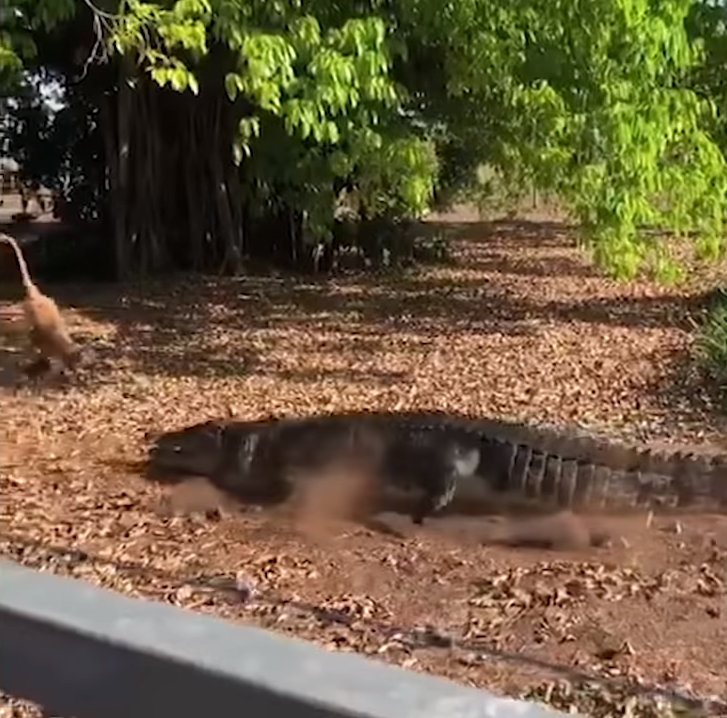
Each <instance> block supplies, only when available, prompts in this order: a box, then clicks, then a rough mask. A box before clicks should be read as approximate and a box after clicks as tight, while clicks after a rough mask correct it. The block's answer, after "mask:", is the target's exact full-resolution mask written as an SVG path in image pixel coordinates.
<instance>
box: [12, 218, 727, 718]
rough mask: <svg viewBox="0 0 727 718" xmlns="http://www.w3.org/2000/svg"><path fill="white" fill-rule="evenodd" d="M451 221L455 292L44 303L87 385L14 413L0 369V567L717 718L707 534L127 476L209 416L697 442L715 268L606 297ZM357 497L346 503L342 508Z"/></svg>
mask: <svg viewBox="0 0 727 718" xmlns="http://www.w3.org/2000/svg"><path fill="white" fill-rule="evenodd" d="M456 219H457V223H453V222H452V221H451V218H450V222H449V225H448V226H449V227H450V228H454V229H457V230H459V231H460V232H461V234H460V238H459V239H458V240H457V243H456V248H457V258H458V264H457V265H456V266H453V267H446V268H442V267H438V268H428V269H422V270H419V271H417V272H414V273H411V274H407V275H406V276H399V277H396V278H391V277H389V278H386V277H384V278H377V279H372V278H371V277H368V278H361V277H358V278H356V277H352V278H338V279H335V280H330V281H323V280H314V279H294V278H290V277H284V276H273V277H270V276H266V277H261V276H248V277H243V278H241V279H238V280H211V279H208V280H194V281H193V280H179V281H178V282H175V283H170V282H164V283H152V284H147V285H145V286H143V287H141V286H137V287H131V288H127V289H125V290H124V291H123V292H119V291H118V290H112V289H109V288H105V289H104V288H101V289H93V290H91V289H88V288H85V289H84V288H75V289H73V290H70V289H65V290H64V291H55V292H54V290H53V288H48V290H49V291H50V292H51V293H54V295H55V296H57V297H58V299H59V300H60V301H61V302H62V303H63V305H64V306H67V307H69V317H70V324H71V326H72V327H74V328H75V330H76V332H77V333H78V335H79V337H80V338H81V339H86V340H88V341H89V342H92V343H93V345H94V348H95V350H96V354H97V356H98V357H99V363H98V365H97V369H96V372H95V373H94V375H93V376H90V377H85V378H83V379H82V380H81V379H79V380H77V381H72V382H71V383H69V384H68V385H64V386H55V385H54V386H49V385H47V384H46V385H40V386H38V387H24V388H20V389H18V388H17V384H16V382H17V379H18V376H17V372H16V371H15V369H14V368H13V367H14V366H15V365H16V363H17V361H18V356H17V352H12V351H11V350H10V349H6V350H5V354H4V355H3V356H2V357H1V358H2V366H0V383H2V386H0V412H1V413H2V416H3V423H2V428H1V429H0V431H1V432H2V433H0V442H1V445H2V447H3V450H2V453H1V455H0V491H1V492H2V495H3V501H2V504H0V512H2V513H1V514H0V553H2V554H3V555H5V556H8V557H11V558H14V559H16V560H19V561H21V562H22V563H25V564H27V565H29V566H46V567H49V569H50V570H54V571H56V572H58V573H65V574H71V575H74V576H76V577H78V578H82V579H84V580H88V581H92V582H94V583H98V584H100V585H104V586H107V587H111V588H113V589H115V590H119V591H123V592H126V593H130V594H134V595H138V596H144V597H148V598H152V599H154V600H161V601H168V602H171V603H174V604H177V605H182V606H186V607H191V608H194V609H197V610H200V611H206V612H211V613H215V614H218V615H221V616H224V617H227V618H230V619H237V620H243V621H245V622H249V623H255V624H259V625H263V626H266V627H269V628H271V629H273V630H276V631H282V632H287V633H292V634H295V635H297V636H300V637H302V638H306V639H310V640H312V641H315V642H317V643H320V644H322V645H325V646H327V647H330V648H332V649H336V650H349V651H350V650H355V651H360V652H362V653H366V654H369V655H372V656H373V657H375V658H376V659H377V660H385V661H391V662H396V663H399V664H402V665H405V666H408V667H410V668H412V669H414V670H424V671H430V672H433V673H438V674H441V675H445V676H449V677H451V678H453V679H455V680H457V681H461V682H464V683H471V684H475V685H479V686H482V687H487V688H489V689H491V690H493V691H495V692H498V693H512V694H521V693H527V694H528V695H532V696H534V697H537V698H539V699H541V700H548V701H549V702H551V703H553V704H554V705H556V706H560V707H563V706H570V705H572V706H575V707H576V708H578V709H579V710H580V711H581V712H583V713H587V714H590V715H607V714H613V713H614V712H617V711H619V710H622V709H623V707H624V706H625V705H626V704H628V705H630V704H629V703H628V701H629V700H631V699H629V696H631V695H635V696H648V695H652V696H653V695H655V694H656V693H657V692H658V691H657V688H660V689H661V690H662V692H663V693H664V694H665V695H667V696H671V698H672V699H673V698H674V696H675V695H681V696H692V697H693V698H696V699H698V700H697V702H698V703H700V705H707V704H709V705H708V706H707V707H709V708H710V709H711V710H718V709H719V708H720V707H721V708H722V709H724V708H725V705H724V704H725V703H727V678H726V677H727V622H726V621H725V618H726V617H727V614H726V613H725V611H727V604H726V603H725V592H726V591H725V581H726V580H727V517H722V516H716V515H715V516H706V515H685V516H682V517H674V516H672V517H663V516H657V517H656V518H654V520H653V521H647V517H646V516H643V515H639V516H633V515H632V516H622V517H600V519H599V520H598V521H597V520H596V518H595V517H589V518H588V519H584V518H578V517H573V516H571V515H569V514H560V515H557V516H555V517H549V518H543V517H539V518H536V519H533V518H530V519H525V518H521V519H497V518H496V517H489V518H482V517H480V518H475V517H466V518H465V517H457V516H452V517H443V518H440V519H436V520H432V521H430V522H429V523H428V525H426V526H425V527H424V528H414V527H412V526H411V524H410V523H409V521H408V519H407V518H406V517H402V516H399V515H393V514H390V515H382V516H379V517H378V519H379V521H378V523H377V524H375V525H361V524H360V523H356V522H354V521H352V520H350V519H351V517H348V519H347V518H346V517H341V516H340V513H341V512H340V501H341V499H340V497H336V495H335V494H334V493H333V492H331V491H330V490H329V489H330V487H331V486H336V485H339V484H340V483H341V480H340V472H343V473H344V474H346V471H347V470H350V467H348V468H347V469H344V468H341V467H339V470H340V471H339V477H338V478H336V476H329V477H322V478H321V479H320V481H321V483H319V484H317V486H318V488H319V489H320V488H321V487H323V493H325V494H326V495H328V496H330V498H331V501H332V504H333V508H332V509H330V516H326V517H325V518H326V520H325V521H322V520H321V517H320V515H319V513H318V512H319V508H320V502H319V501H318V499H317V497H316V495H315V494H313V495H312V496H311V495H308V496H305V495H304V496H301V497H298V499H299V500H298V502H297V503H296V504H295V506H294V507H293V508H294V509H295V510H291V507H280V508H274V509H265V510H259V511H258V510H253V509H249V510H246V511H241V510H240V507H237V506H235V505H232V504H230V502H229V501H224V502H222V499H221V497H220V496H219V495H218V494H217V493H216V492H214V491H213V490H212V489H211V488H210V487H209V486H207V485H206V484H205V483H204V482H203V481H196V482H191V483H189V484H186V485H184V486H183V487H181V488H180V487H177V488H176V489H173V490H170V489H169V487H165V486H160V485H153V484H149V483H146V482H145V481H144V480H143V479H142V478H141V477H140V475H139V472H138V471H136V470H135V469H134V468H133V462H135V461H136V462H138V461H139V459H140V458H143V450H144V440H143V436H144V432H146V431H147V430H149V429H155V430H166V429H171V428H177V427H179V426H180V425H183V424H187V423H192V422H197V421H203V420H205V419H208V418H212V417H219V416H221V415H225V414H226V413H227V411H228V410H232V411H233V412H234V413H235V414H237V415H239V416H241V417H246V418H248V417H249V418H252V417H257V416H260V415H263V414H268V413H278V414H308V413H314V412H316V411H320V410H324V409H325V410H328V409H332V408H347V409H360V408H370V407H376V408H394V407H398V408H406V407H419V408H421V407H432V408H438V409H457V410H465V411H470V412H477V413H480V414H483V415H492V416H499V417H503V418H507V419H515V420H524V421H532V422H537V423H550V424H559V425H568V424H573V423H576V422H577V423H579V424H581V425H585V426H588V427H591V428H594V429H597V430H599V431H602V432H607V433H610V434H614V435H619V436H622V437H630V438H637V439H641V440H649V441H651V440H655V441H660V442H662V443H664V442H666V443H674V442H685V441H688V442H692V443H694V442H696V443H701V442H712V443H716V444H720V443H721V441H722V440H721V436H722V434H723V430H724V425H723V422H722V421H721V420H720V419H719V418H718V417H717V415H716V412H715V411H714V409H713V400H712V398H711V396H710V394H709V393H708V392H707V391H706V390H705V389H704V388H703V381H702V379H701V378H700V377H699V376H698V375H697V374H696V372H695V370H694V363H693V361H692V359H691V358H690V344H691V341H692V338H693V337H692V329H691V324H690V316H691V317H692V318H693V317H694V316H695V315H696V313H697V312H698V311H699V309H700V307H701V306H702V300H703V292H705V291H706V290H708V289H709V288H710V287H711V286H713V285H714V284H715V283H716V282H717V281H718V280H720V279H721V277H720V273H722V272H723V268H718V269H717V270H711V272H710V274H709V275H707V274H706V273H701V274H700V275H699V277H698V279H696V280H695V281H694V283H693V284H691V285H689V286H684V287H680V288H679V289H673V288H672V289H664V288H661V289H660V288H657V287H656V286H654V285H652V284H650V283H648V282H634V283H631V284H629V285H626V286H624V285H619V284H616V283H613V282H610V281H607V280H605V279H603V278H601V277H599V276H598V275H597V274H596V273H595V272H593V271H591V270H590V269H589V268H588V267H587V265H586V263H585V262H584V261H583V259H582V257H581V256H580V255H579V254H578V253H577V252H576V251H575V250H574V249H572V247H571V243H570V238H569V232H568V230H567V228H565V227H564V226H563V225H560V224H557V223H554V222H539V223H522V222H520V223H515V222H506V223H499V224H489V225H485V224H483V223H477V222H468V221H467V220H468V218H467V217H466V216H459V217H457V218H456ZM469 219H471V218H469ZM5 308H6V307H3V308H0V313H1V312H2V311H3V309H5ZM8 341H9V342H10V339H8ZM10 343H11V344H12V342H10ZM350 473H351V472H350V471H349V473H348V474H346V475H349V474H350ZM354 473H355V472H354ZM363 483H365V482H363ZM361 485H362V482H360V481H357V480H355V477H354V480H353V481H351V482H350V484H347V486H348V487H349V488H350V489H351V491H352V492H353V495H354V496H356V497H358V498H357V500H359V499H360V500H361V501H362V502H365V500H366V498H365V497H364V498H363V499H361V494H360V491H361ZM221 502H222V503H224V506H223V507H222V510H221V511H218V510H215V507H216V506H218V505H220V503H221ZM337 502H338V503H337ZM344 503H345V501H344ZM311 507H314V509H311ZM326 511H327V512H328V508H327V509H326ZM329 519H330V520H329ZM383 529H388V531H387V530H383ZM594 544H595V545H594ZM543 546H545V548H543ZM709 699H712V700H713V702H712V703H709ZM705 701H706V703H705ZM720 702H721V703H720ZM634 710H637V711H641V714H643V715H646V714H649V715H651V714H653V712H654V711H655V710H656V709H655V708H654V707H653V706H652V704H651V703H649V704H648V706H647V707H641V708H635V709H634Z"/></svg>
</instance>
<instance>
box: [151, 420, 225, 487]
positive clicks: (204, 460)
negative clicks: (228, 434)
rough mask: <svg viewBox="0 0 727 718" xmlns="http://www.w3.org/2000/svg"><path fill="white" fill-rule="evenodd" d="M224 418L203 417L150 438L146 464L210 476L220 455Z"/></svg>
mask: <svg viewBox="0 0 727 718" xmlns="http://www.w3.org/2000/svg"><path fill="white" fill-rule="evenodd" d="M224 429H225V424H224V422H221V421H207V422H204V423H203V424H195V425H194V426H189V427H187V428H186V429H179V430H178V431H170V432H168V433H165V434H161V435H159V436H156V437H154V438H153V443H152V446H151V448H150V449H149V454H148V464H149V468H150V469H151V470H152V471H153V472H162V473H167V472H169V473H172V472H173V473H182V474H197V475H201V476H210V475H211V474H212V473H213V471H214V469H215V467H216V466H217V464H218V462H219V459H220V450H221V447H222V438H223V432H224Z"/></svg>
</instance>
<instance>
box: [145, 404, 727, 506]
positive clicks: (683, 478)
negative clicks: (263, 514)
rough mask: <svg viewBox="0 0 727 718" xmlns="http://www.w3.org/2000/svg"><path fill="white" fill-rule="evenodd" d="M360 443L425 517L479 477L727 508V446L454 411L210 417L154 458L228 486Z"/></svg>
mask: <svg viewBox="0 0 727 718" xmlns="http://www.w3.org/2000/svg"><path fill="white" fill-rule="evenodd" d="M170 447H172V448H171V449H170ZM354 450H355V451H358V452H360V453H362V454H365V455H367V456H368V457H369V458H371V459H372V464H376V465H377V466H378V468H379V470H380V471H381V472H382V473H384V474H385V475H386V476H387V480H388V481H390V482H391V483H394V484H399V485H405V486H409V487H417V488H419V489H421V490H422V491H423V492H424V498H423V499H422V502H421V503H420V505H419V507H418V509H417V511H416V512H415V514H416V515H417V516H418V517H420V518H421V517H423V516H424V515H426V514H427V513H431V512H432V511H436V510H438V509H440V508H443V507H444V506H446V505H447V504H448V503H450V502H451V500H452V498H453V496H454V495H455V493H456V492H457V491H458V485H459V484H461V483H462V482H464V481H466V480H467V479H468V477H469V476H471V475H473V474H476V475H477V476H478V477H480V478H481V479H482V480H483V481H484V483H485V484H486V485H487V486H488V487H489V488H490V489H492V490H494V491H496V492H510V493H513V494H516V495H519V496H522V497H523V498H530V499H535V500H538V501H540V502H543V503H544V502H548V503H552V504H555V505H559V506H562V507H570V508H580V509H588V510H600V509H604V508H613V509H625V508H636V507H641V506H644V507H647V506H650V507H658V506H675V507H698V508H705V509H709V510H715V509H721V508H724V507H725V505H727V457H726V456H725V455H724V454H721V453H714V452H712V453H707V452H703V451H699V450H691V451H690V450H685V449H684V450H679V449H670V450H656V449H652V450H649V449H647V448H644V447H636V446H628V445H626V444H623V443H620V442H616V441H613V440H610V439H608V440H607V439H602V438H594V437H590V436H586V435H584V434H582V433H578V432H575V431H573V430H560V431H556V430H551V429H543V428H538V427H532V426H527V425H523V424H515V423H509V422H505V421H499V420H493V419H483V418H477V417H468V416H463V415H455V414H447V413H444V412H349V413H339V414H328V415H319V416H314V417H309V418H303V419H281V420H263V421H257V422H237V421H229V420H227V421H221V422H206V423H205V424H200V425H197V426H195V427H188V428H187V429H184V430H182V431H179V432H173V433H172V434H168V435H167V436H165V437H162V438H161V439H160V440H159V441H158V442H157V446H156V447H155V448H154V449H152V452H151V455H150V461H151V463H157V464H160V465H165V464H166V465H167V466H170V467H171V468H173V469H174V470H177V471H185V470H187V471H189V472H190V473H204V472H200V471H199V469H200V468H203V467H207V468H208V469H210V472H211V473H215V472H217V474H218V475H222V476H226V479H225V480H224V481H223V482H222V483H224V484H226V485H227V486H228V487H233V486H234V485H235V484H238V485H241V484H243V483H246V484H248V485H249V484H251V483H253V484H254V483H257V484H266V483H267V484H269V485H279V484H284V483H285V481H286V479H285V478H284V475H285V474H286V472H287V470H288V469H289V468H290V467H291V466H307V467H310V468H314V467H316V466H324V465H325V464H326V462H327V461H330V460H332V457H337V456H338V457H340V455H341V453H342V452H344V453H345V452H350V451H354ZM200 453H203V454H206V456H205V457H204V458H200V456H199V454H200ZM223 457H224V459H223ZM372 457H373V458H372ZM185 467H186V468H185ZM473 469H475V471H473ZM211 473H209V472H208V473H207V475H211Z"/></svg>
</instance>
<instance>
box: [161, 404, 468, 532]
mask: <svg viewBox="0 0 727 718" xmlns="http://www.w3.org/2000/svg"><path fill="white" fill-rule="evenodd" d="M341 459H344V460H347V461H356V462H358V463H359V465H361V464H364V465H365V466H366V467H367V469H368V470H369V473H370V474H371V475H372V476H375V477H377V479H379V480H380V481H382V483H383V484H390V485H392V486H396V487H398V488H400V489H404V490H409V491H411V490H414V491H417V490H418V493H419V499H418V501H417V502H416V504H415V506H414V508H413V509H412V512H411V516H412V520H413V521H414V523H417V524H421V523H423V521H424V518H425V517H426V516H428V515H429V514H431V513H435V512H437V511H439V510H441V509H443V508H444V507H445V506H447V505H448V504H449V503H450V502H451V500H452V498H453V496H454V494H455V492H456V490H457V486H458V483H459V481H460V479H463V478H466V477H469V476H472V475H474V472H475V470H476V469H477V467H478V466H479V463H480V453H479V438H478V437H477V436H476V435H475V434H472V433H471V432H466V431H458V430H457V429H456V428H455V427H452V428H450V429H449V431H448V432H447V434H439V433H437V432H433V431H432V430H431V428H430V426H429V425H426V424H423V425H422V426H418V425H417V424H416V422H414V421H411V420H409V421H402V417H390V418H387V417H385V416H384V415H373V414H358V415H354V414H338V415H324V416H318V417H308V418H302V419H275V418H272V419H264V420H258V421H249V422H242V421H231V420H223V421H207V422H204V423H202V424H196V425H193V426H190V427H186V428H184V429H181V430H179V431H175V432H170V433H168V434H164V435H161V436H160V437H158V438H157V439H156V441H155V443H154V445H153V447H152V448H151V450H150V456H149V468H150V469H151V470H152V473H157V475H158V474H159V473H160V472H162V473H166V472H170V471H171V472H177V473H186V474H194V475H202V476H208V477H210V478H211V479H212V480H213V481H214V483H215V484H216V485H217V486H218V487H219V488H222V489H225V490H228V491H231V492H233V493H238V494H241V495H244V496H245V497H246V498H249V497H253V496H255V497H258V498H260V497H265V498H268V499H270V498H272V499H274V500H275V499H277V500H282V499H284V498H285V497H286V496H288V495H289V494H290V491H291V489H292V481H291V475H292V473H293V472H296V471H297V472H298V475H300V473H301V472H305V471H306V470H307V471H309V472H310V471H311V470H312V471H315V469H323V468H324V467H326V466H327V465H330V464H331V463H332V462H334V461H338V460H341Z"/></svg>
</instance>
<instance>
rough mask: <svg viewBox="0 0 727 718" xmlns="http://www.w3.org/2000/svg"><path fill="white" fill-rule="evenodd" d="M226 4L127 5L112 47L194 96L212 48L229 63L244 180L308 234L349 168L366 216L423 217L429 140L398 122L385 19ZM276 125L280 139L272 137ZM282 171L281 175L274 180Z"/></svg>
mask: <svg viewBox="0 0 727 718" xmlns="http://www.w3.org/2000/svg"><path fill="white" fill-rule="evenodd" d="M288 11H289V16H288V17H283V16H280V15H278V14H277V13H273V15H274V17H273V18H271V17H270V14H271V11H270V9H269V8H267V7H261V8H260V9H257V8H255V6H254V4H253V5H251V6H240V4H239V3H237V2H234V1H232V0H212V2H207V1H206V0H179V2H176V3H173V4H172V5H171V6H166V5H162V4H155V3H149V2H139V1H138V0H129V2H128V4H127V6H126V9H125V12H124V14H123V16H121V17H120V19H119V21H118V22H117V23H116V26H115V28H114V35H113V43H114V46H115V47H116V49H117V50H118V51H119V52H125V53H128V52H132V51H133V52H135V53H137V55H138V57H139V60H140V62H141V63H142V64H143V65H144V66H145V67H146V69H147V70H148V71H149V72H150V74H151V76H152V78H153V79H154V80H155V81H156V82H157V83H159V84H160V85H165V84H169V85H171V87H172V88H173V89H175V90H178V91H183V90H185V89H187V88H189V89H191V90H192V91H193V92H195V93H197V92H198V91H199V85H198V81H197V79H196V76H195V74H194V73H195V71H199V70H200V68H201V67H202V66H203V65H204V59H205V56H206V53H207V48H208V47H209V46H210V45H211V44H216V43H218V44H219V43H223V44H224V46H225V47H226V49H227V51H228V52H229V53H230V54H231V56H232V58H233V64H234V67H233V68H232V69H230V70H229V71H227V72H226V73H225V76H224V89H225V92H226V94H227V97H228V98H229V100H230V102H232V103H238V104H239V105H240V107H244V110H245V112H244V115H243V116H242V117H241V118H240V121H239V131H238V135H237V138H236V140H235V141H234V143H233V148H232V152H233V159H234V161H235V162H236V164H238V165H239V164H240V163H242V162H243V161H246V163H247V166H246V172H247V176H248V177H250V176H254V177H257V178H258V180H259V181H260V182H262V183H263V184H266V185H268V186H270V187H274V189H275V192H276V193H277V194H279V195H280V199H281V200H282V201H283V202H285V203H287V204H289V205H290V206H292V207H297V208H299V209H305V210H306V213H307V215H308V217H309V222H308V225H309V226H308V230H309V231H310V234H311V238H312V239H313V240H319V239H327V238H330V236H331V229H332V222H333V208H334V199H335V196H334V191H333V188H334V184H335V183H336V182H337V181H338V180H345V179H346V178H347V177H349V176H350V175H352V174H353V175H356V178H357V181H358V182H359V183H360V185H361V191H362V192H363V194H365V195H366V197H367V206H369V207H370V208H371V210H372V211H374V212H384V211H392V210H394V211H398V212H402V213H405V214H417V213H421V212H423V211H424V210H425V209H426V208H427V206H428V204H429V202H430V199H431V196H432V193H433V190H434V179H435V174H436V170H437V163H436V155H435V153H434V151H433V147H432V146H431V145H430V144H429V143H427V142H426V141H425V140H423V139H421V138H418V137H416V136H412V135H411V133H407V132H406V131H404V129H403V128H402V127H401V122H400V121H398V117H397V111H398V110H399V108H400V107H401V104H402V97H401V95H400V91H399V89H398V88H397V87H396V85H395V83H394V81H393V80H392V77H391V65H392V60H391V57H390V53H389V51H388V47H387V43H386V26H385V24H384V22H383V21H382V20H381V19H380V18H378V17H376V16H369V17H355V18H349V19H347V20H346V21H345V22H343V23H342V24H341V25H337V26H330V25H329V26H322V25H321V23H320V22H319V21H318V19H317V18H316V17H314V16H313V15H311V14H305V13H301V12H300V11H298V10H297V9H296V8H289V9H288ZM281 128H283V129H284V132H285V134H286V135H287V136H282V133H281ZM283 178H284V180H283Z"/></svg>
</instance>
